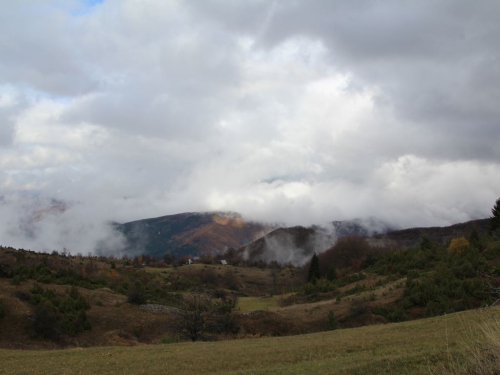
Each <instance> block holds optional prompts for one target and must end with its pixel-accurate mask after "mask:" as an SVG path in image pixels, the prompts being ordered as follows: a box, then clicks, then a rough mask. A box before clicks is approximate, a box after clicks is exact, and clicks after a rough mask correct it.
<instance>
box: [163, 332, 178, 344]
mask: <svg viewBox="0 0 500 375" xmlns="http://www.w3.org/2000/svg"><path fill="white" fill-rule="evenodd" d="M178 342H181V337H180V335H176V334H170V333H165V334H164V335H163V337H162V338H161V341H160V343H162V344H175V343H178Z"/></svg>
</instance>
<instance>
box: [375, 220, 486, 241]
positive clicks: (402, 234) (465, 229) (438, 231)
mask: <svg viewBox="0 0 500 375" xmlns="http://www.w3.org/2000/svg"><path fill="white" fill-rule="evenodd" d="M474 228H476V230H477V232H478V234H479V235H480V236H483V235H484V234H486V233H487V232H488V231H489V229H490V219H479V220H471V221H467V222H465V223H459V224H454V225H450V226H447V227H428V228H410V229H403V230H397V231H391V232H387V233H383V234H378V235H375V236H373V237H372V239H371V240H370V244H371V245H372V246H396V247H400V248H408V247H413V246H416V245H418V244H419V243H420V242H421V241H422V238H423V237H424V236H426V237H428V238H429V239H430V240H431V241H435V242H439V243H440V244H446V243H447V242H448V241H450V240H451V239H453V238H457V237H462V236H463V237H466V238H469V236H470V234H471V233H472V230H473V229H474Z"/></svg>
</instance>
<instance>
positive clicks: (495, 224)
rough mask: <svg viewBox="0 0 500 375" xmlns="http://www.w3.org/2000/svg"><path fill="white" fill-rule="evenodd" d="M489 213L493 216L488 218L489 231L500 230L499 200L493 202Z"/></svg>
mask: <svg viewBox="0 0 500 375" xmlns="http://www.w3.org/2000/svg"><path fill="white" fill-rule="evenodd" d="M491 213H492V214H493V216H492V217H490V223H491V230H492V231H495V230H497V229H500V198H498V199H497V201H496V202H495V205H494V206H493V208H492V209H491Z"/></svg>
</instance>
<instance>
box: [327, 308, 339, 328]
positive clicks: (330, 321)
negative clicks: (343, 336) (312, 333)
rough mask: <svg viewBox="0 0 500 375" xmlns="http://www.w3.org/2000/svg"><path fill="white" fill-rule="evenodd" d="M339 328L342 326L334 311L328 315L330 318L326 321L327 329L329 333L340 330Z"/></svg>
mask: <svg viewBox="0 0 500 375" xmlns="http://www.w3.org/2000/svg"><path fill="white" fill-rule="evenodd" d="M339 328H340V324H339V322H338V321H337V319H336V318H335V314H334V313H333V311H332V310H330V312H329V313H328V317H327V319H326V327H325V329H326V330H327V331H333V330H335V329H339Z"/></svg>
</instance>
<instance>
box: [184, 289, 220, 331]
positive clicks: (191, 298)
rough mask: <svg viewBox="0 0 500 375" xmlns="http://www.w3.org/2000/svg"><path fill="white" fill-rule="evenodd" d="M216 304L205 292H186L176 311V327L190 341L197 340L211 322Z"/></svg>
mask: <svg viewBox="0 0 500 375" xmlns="http://www.w3.org/2000/svg"><path fill="white" fill-rule="evenodd" d="M215 313H216V306H215V304H214V303H213V301H212V298H211V297H210V296H209V295H208V294H207V293H205V292H192V293H186V294H185V295H184V296H183V299H182V307H181V310H179V311H178V312H177V316H178V319H177V322H176V328H177V330H178V331H179V333H181V334H183V335H185V336H187V337H188V338H189V339H190V340H191V341H197V340H199V339H200V338H201V337H202V335H203V333H205V332H206V331H207V330H208V328H209V326H210V325H211V324H213V319H214V316H215Z"/></svg>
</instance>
